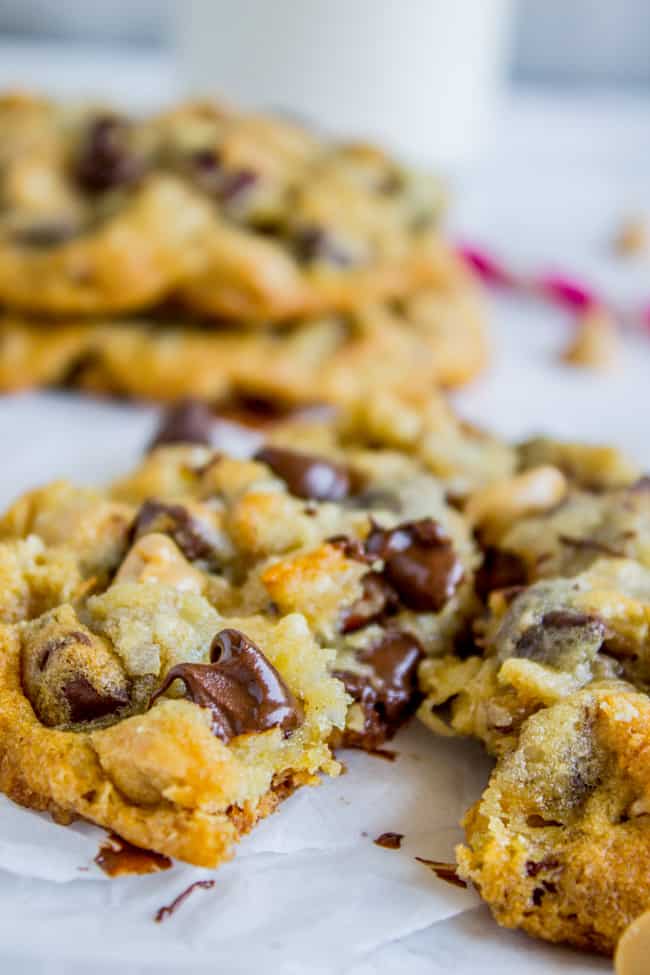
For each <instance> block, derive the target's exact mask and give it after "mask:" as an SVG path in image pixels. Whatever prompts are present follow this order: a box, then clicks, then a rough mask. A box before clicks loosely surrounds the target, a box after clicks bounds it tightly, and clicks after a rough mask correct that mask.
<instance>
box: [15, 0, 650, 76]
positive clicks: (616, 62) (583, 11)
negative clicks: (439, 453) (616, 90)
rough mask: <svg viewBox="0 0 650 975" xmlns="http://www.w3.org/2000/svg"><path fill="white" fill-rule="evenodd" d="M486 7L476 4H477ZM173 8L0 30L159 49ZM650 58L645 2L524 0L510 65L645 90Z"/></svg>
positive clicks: (118, 11)
mask: <svg viewBox="0 0 650 975" xmlns="http://www.w3.org/2000/svg"><path fill="white" fill-rule="evenodd" d="M481 2H482V0H476V6H477V7H478V6H480V4H481ZM217 3H218V0H217ZM353 3H354V0H351V5H353ZM447 6H449V7H451V6H453V4H452V3H451V2H449V3H448V4H447ZM172 8H173V0H111V2H110V3H88V2H87V0H60V2H56V0H3V2H2V4H1V5H0V31H1V32H2V34H3V35H4V37H5V39H8V38H9V37H14V38H20V39H23V40H25V39H26V40H40V39H51V38H57V39H66V40H73V41H76V42H88V41H92V42H96V43H100V44H106V43H120V44H127V45H133V46H139V47H145V48H149V49H156V48H163V47H165V46H166V45H168V44H169V43H170V36H169V29H168V20H169V16H170V13H171V12H172ZM649 54H650V4H648V2H647V0H620V2H619V0H519V3H517V4H516V7H515V10H514V29H513V43H512V56H511V60H510V68H509V74H510V77H511V79H512V80H514V81H526V82H531V81H534V82H543V83H544V84H552V85H571V86H575V85H582V86H584V85H600V86H603V85H626V86H646V85H648V84H650V56H649Z"/></svg>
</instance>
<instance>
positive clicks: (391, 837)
mask: <svg viewBox="0 0 650 975" xmlns="http://www.w3.org/2000/svg"><path fill="white" fill-rule="evenodd" d="M403 839H404V833H382V834H381V836H378V837H377V839H376V840H373V841H372V842H373V843H374V844H375V846H383V847H384V849H385V850H399V848H400V846H401V845H402V840H403Z"/></svg>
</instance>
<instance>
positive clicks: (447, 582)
mask: <svg viewBox="0 0 650 975" xmlns="http://www.w3.org/2000/svg"><path fill="white" fill-rule="evenodd" d="M365 549H366V552H367V553H368V554H369V555H376V556H377V557H378V558H380V559H383V561H384V577H385V578H386V579H387V580H388V582H390V583H391V585H392V586H394V588H395V589H396V590H397V592H398V593H399V596H400V599H401V601H402V602H403V604H404V605H405V606H407V607H408V608H409V609H415V610H418V611H420V612H427V611H433V612H438V611H439V610H441V609H442V608H443V607H444V606H445V605H446V604H447V602H448V601H449V600H450V599H451V597H452V596H453V595H454V593H455V591H456V589H457V588H458V586H459V585H460V583H461V582H462V579H463V566H462V564H461V562H460V561H459V559H458V558H457V556H456V553H455V552H454V548H453V545H452V542H451V539H450V538H449V537H448V536H447V535H446V534H445V532H444V531H443V530H442V529H441V527H440V526H439V525H438V523H437V522H436V521H434V520H433V519H432V518H423V519H421V520H420V521H411V522H404V523H403V524H401V525H397V527H396V528H391V529H387V530H385V529H382V528H378V527H374V528H373V529H372V531H371V532H370V534H369V536H368V538H367V539H366V544H365Z"/></svg>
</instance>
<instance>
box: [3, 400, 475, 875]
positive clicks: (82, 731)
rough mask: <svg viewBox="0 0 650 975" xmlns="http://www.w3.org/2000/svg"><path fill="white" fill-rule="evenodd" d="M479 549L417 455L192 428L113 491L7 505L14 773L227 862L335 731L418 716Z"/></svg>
mask: <svg viewBox="0 0 650 975" xmlns="http://www.w3.org/2000/svg"><path fill="white" fill-rule="evenodd" d="M194 419H195V424H196V423H198V422H199V421H197V417H196V416H195V418H194ZM197 429H198V427H196V426H195V432H196V431H197ZM172 432H173V431H172ZM168 439H173V436H171V435H170V436H169V437H168ZM5 553H6V554H5ZM476 560H477V556H476V551H475V548H474V545H473V542H472V540H471V537H470V534H469V532H468V531H467V529H466V526H465V524H464V522H463V520H462V518H461V516H460V515H459V514H458V513H457V512H456V511H454V510H453V509H452V508H450V507H449V506H448V505H447V504H446V503H445V500H444V493H443V489H442V487H441V486H440V484H439V483H438V482H437V480H436V479H435V478H434V477H432V476H431V474H429V473H427V472H426V471H425V470H424V468H423V467H422V466H421V465H419V464H418V463H417V461H415V460H414V459H412V458H409V457H407V456H406V455H403V454H399V453H397V452H392V453H391V452H389V451H378V450H365V451H364V450H361V449H359V448H356V449H355V448H348V449H345V448H344V447H342V446H341V447H339V449H338V452H337V453H336V456H334V455H333V454H329V455H327V456H318V455H314V454H310V453H308V452H306V451H304V450H303V451H297V450H296V449H293V448H289V447H287V446H285V447H280V446H278V445H273V444H270V443H269V444H266V445H264V446H262V447H260V448H259V449H258V450H257V451H256V455H255V457H254V458H253V459H251V460H237V459H234V458H232V457H228V456H227V455H224V454H223V453H216V452H215V451H214V450H212V449H211V448H210V447H207V446H205V445H201V444H198V443H194V444H192V443H188V442H185V443H183V444H182V445H174V444H170V445H167V446H165V445H160V446H156V447H154V448H153V449H152V450H151V451H150V452H149V453H148V455H147V456H146V457H145V459H144V461H143V463H142V464H141V466H140V467H139V468H138V469H137V470H136V471H134V472H133V473H132V474H131V475H129V476H128V477H126V478H123V479H122V480H120V481H119V482H117V483H115V484H114V485H112V486H110V487H109V488H107V489H106V490H103V491H102V490H88V489H82V488H75V487H73V486H71V485H69V484H66V483H63V482H57V483H55V484H52V485H49V486H46V487H44V488H41V489H37V490H36V491H33V492H31V493H29V494H27V495H25V496H24V497H22V498H19V499H18V500H17V501H16V502H15V503H14V504H13V505H12V506H11V508H10V509H9V510H8V511H7V512H6V514H5V515H4V516H3V517H2V519H1V520H0V570H1V571H2V573H3V575H5V576H6V578H7V579H8V580H10V584H11V594H10V595H8V596H7V598H6V600H5V605H4V606H2V605H0V611H2V614H3V615H2V620H1V621H0V642H1V643H2V654H0V657H1V661H0V711H1V712H2V715H3V717H2V720H1V721H0V739H1V741H2V751H3V756H4V758H3V763H2V766H1V767H0V788H2V790H3V791H4V792H5V793H6V794H7V795H9V796H11V797H12V798H13V799H15V800H16V801H18V802H21V803H23V804H25V805H28V806H31V807H33V808H36V809H43V810H48V811H49V812H51V813H52V814H53V815H54V816H55V818H57V819H58V820H60V821H61V822H66V821H69V820H70V819H71V818H72V817H73V816H75V815H80V816H83V817H85V818H87V819H89V820H92V821H93V822H96V823H98V824H100V825H104V826H106V827H108V828H110V829H113V830H115V831H116V832H117V833H119V834H120V835H121V836H124V838H125V839H127V840H129V841H130V842H132V843H134V844H136V845H139V846H143V847H145V848H149V849H154V850H157V851H159V852H161V853H165V854H167V855H170V856H176V857H179V858H181V859H185V860H188V861H189V862H192V863H196V864H201V865H206V866H214V865H216V864H217V863H219V862H220V861H222V860H223V859H225V858H227V857H228V856H230V855H231V853H232V848H233V845H234V844H235V843H236V841H237V839H238V838H239V836H240V835H241V834H243V833H245V832H246V831H247V830H248V829H250V828H251V827H252V826H253V824H254V823H255V822H256V820H257V819H259V818H260V817H262V816H264V815H266V814H268V813H269V812H271V811H272V810H273V809H274V808H275V806H276V805H277V803H278V802H279V801H280V799H282V798H283V797H284V796H286V795H288V794H289V793H290V792H291V791H292V790H293V789H295V788H296V787H298V786H300V785H303V784H310V783H313V782H315V781H317V776H318V773H319V772H326V773H330V774H337V772H338V771H339V766H338V763H337V762H336V761H335V759H334V758H333V756H332V751H331V749H332V748H333V747H336V746H338V745H340V744H351V745H356V746H359V747H364V748H374V747H376V746H377V745H379V744H381V742H382V741H384V740H385V739H386V737H388V736H390V735H391V734H392V733H393V732H394V731H395V730H396V729H397V728H398V727H399V725H400V724H402V723H403V722H404V721H405V720H406V719H407V718H408V717H409V716H410V715H411V714H412V713H413V711H414V709H415V707H416V706H417V703H418V700H419V691H418V687H417V669H418V665H419V663H420V661H421V660H422V659H423V658H424V657H425V656H427V655H428V654H440V653H444V652H449V651H450V650H451V648H452V647H453V645H454V642H455V640H456V639H457V637H458V635H459V633H460V632H461V631H462V629H463V627H464V626H465V625H466V621H467V619H468V618H469V616H470V615H471V613H472V612H473V611H474V608H475V605H476V603H475V597H474V593H473V584H472V580H473V573H474V569H475V566H476ZM35 566H36V567H35ZM52 567H53V568H54V570H55V571H53V570H52ZM12 573H13V575H12ZM44 580H45V582H44Z"/></svg>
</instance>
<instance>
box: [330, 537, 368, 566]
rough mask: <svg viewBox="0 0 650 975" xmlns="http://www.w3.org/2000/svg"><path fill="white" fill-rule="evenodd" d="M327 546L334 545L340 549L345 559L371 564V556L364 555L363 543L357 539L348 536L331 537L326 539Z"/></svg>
mask: <svg viewBox="0 0 650 975" xmlns="http://www.w3.org/2000/svg"><path fill="white" fill-rule="evenodd" d="M327 542H328V544H329V545H334V546H335V547H336V548H338V549H340V550H341V551H342V552H343V554H344V555H345V557H346V559H354V561H355V562H367V563H370V562H373V561H374V559H373V557H372V556H368V555H366V550H365V548H364V546H363V542H362V541H360V539H358V538H351V536H350V535H332V537H331V538H328V539H327Z"/></svg>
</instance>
